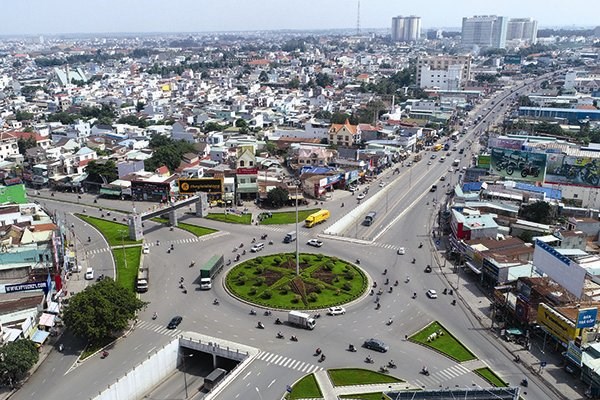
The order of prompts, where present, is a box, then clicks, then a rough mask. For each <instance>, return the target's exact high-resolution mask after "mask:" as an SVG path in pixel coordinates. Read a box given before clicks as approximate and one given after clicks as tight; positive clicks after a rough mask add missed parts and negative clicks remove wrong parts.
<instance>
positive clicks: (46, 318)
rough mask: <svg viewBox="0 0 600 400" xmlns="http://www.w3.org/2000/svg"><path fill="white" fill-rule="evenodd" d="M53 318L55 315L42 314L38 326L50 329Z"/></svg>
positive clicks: (52, 324)
mask: <svg viewBox="0 0 600 400" xmlns="http://www.w3.org/2000/svg"><path fill="white" fill-rule="evenodd" d="M55 317H56V315H54V314H48V313H43V314H42V316H41V317H40V323H39V325H42V326H47V327H49V328H51V327H53V326H54V318H55Z"/></svg>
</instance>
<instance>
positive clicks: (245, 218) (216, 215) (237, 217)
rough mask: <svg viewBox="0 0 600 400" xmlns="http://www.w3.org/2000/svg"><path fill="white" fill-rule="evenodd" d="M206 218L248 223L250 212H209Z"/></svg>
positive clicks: (232, 222)
mask: <svg viewBox="0 0 600 400" xmlns="http://www.w3.org/2000/svg"><path fill="white" fill-rule="evenodd" d="M206 219H210V220H213V221H219V222H227V223H229V224H243V225H250V224H251V223H252V214H241V215H238V214H232V213H227V214H224V213H210V214H208V215H207V216H206Z"/></svg>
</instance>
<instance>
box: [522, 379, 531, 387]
mask: <svg viewBox="0 0 600 400" xmlns="http://www.w3.org/2000/svg"><path fill="white" fill-rule="evenodd" d="M521 386H523V387H527V386H529V381H528V380H527V379H523V380H522V381H521Z"/></svg>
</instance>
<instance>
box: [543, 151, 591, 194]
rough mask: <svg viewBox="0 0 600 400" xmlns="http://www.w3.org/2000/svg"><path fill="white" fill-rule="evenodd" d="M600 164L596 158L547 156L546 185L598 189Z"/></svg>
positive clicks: (563, 155)
mask: <svg viewBox="0 0 600 400" xmlns="http://www.w3.org/2000/svg"><path fill="white" fill-rule="evenodd" d="M599 164H600V162H599V161H598V159H597V158H591V157H575V156H568V155H565V154H548V167H547V172H546V173H547V175H546V183H558V184H562V185H575V186H591V187H596V188H597V187H599V185H598V184H599V183H600V167H599Z"/></svg>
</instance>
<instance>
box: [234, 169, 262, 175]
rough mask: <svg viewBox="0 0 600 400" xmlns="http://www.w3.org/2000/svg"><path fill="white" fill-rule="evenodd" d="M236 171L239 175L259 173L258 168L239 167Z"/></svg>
mask: <svg viewBox="0 0 600 400" xmlns="http://www.w3.org/2000/svg"><path fill="white" fill-rule="evenodd" d="M235 173H236V174H238V175H257V174H258V168H238V169H236V170H235Z"/></svg>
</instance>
